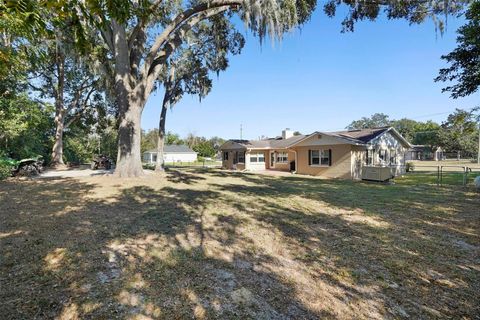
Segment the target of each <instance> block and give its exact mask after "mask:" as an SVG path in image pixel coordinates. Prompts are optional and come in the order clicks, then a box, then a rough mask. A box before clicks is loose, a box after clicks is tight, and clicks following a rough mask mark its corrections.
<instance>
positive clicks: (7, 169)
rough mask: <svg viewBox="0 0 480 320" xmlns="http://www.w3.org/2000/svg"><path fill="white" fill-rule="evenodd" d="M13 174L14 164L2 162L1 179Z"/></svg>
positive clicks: (0, 167)
mask: <svg viewBox="0 0 480 320" xmlns="http://www.w3.org/2000/svg"><path fill="white" fill-rule="evenodd" d="M11 175H12V166H11V165H9V164H8V163H4V162H3V163H2V162H0V180H3V179H6V178H8V177H10V176H11Z"/></svg>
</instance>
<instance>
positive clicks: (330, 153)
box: [328, 149, 332, 166]
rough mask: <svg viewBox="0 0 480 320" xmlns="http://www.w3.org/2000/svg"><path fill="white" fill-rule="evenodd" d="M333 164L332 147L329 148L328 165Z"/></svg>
mask: <svg viewBox="0 0 480 320" xmlns="http://www.w3.org/2000/svg"><path fill="white" fill-rule="evenodd" d="M331 165H332V149H328V166H331Z"/></svg>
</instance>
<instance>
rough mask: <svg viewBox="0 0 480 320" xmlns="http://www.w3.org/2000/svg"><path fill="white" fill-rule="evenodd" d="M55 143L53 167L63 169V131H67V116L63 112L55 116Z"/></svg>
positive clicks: (51, 164)
mask: <svg viewBox="0 0 480 320" xmlns="http://www.w3.org/2000/svg"><path fill="white" fill-rule="evenodd" d="M55 125H56V129H55V142H54V143H53V148H52V159H51V162H50V166H51V167H63V166H65V163H64V162H63V131H64V129H65V114H64V112H63V110H61V111H60V112H58V113H57V114H56V116H55Z"/></svg>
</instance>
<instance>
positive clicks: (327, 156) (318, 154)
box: [309, 149, 332, 166]
mask: <svg viewBox="0 0 480 320" xmlns="http://www.w3.org/2000/svg"><path fill="white" fill-rule="evenodd" d="M309 153H310V165H311V166H330V165H331V153H332V151H331V150H330V149H328V150H309Z"/></svg>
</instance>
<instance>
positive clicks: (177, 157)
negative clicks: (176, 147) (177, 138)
mask: <svg viewBox="0 0 480 320" xmlns="http://www.w3.org/2000/svg"><path fill="white" fill-rule="evenodd" d="M164 155H165V156H164V157H163V159H164V161H165V162H194V161H197V154H196V153H194V152H188V153H187V152H185V153H170V152H166V153H165V154H164Z"/></svg>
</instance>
